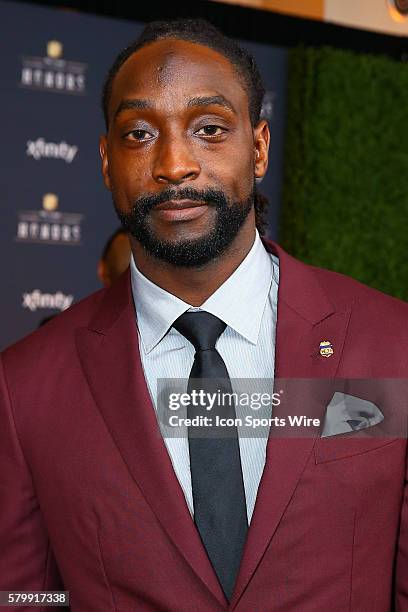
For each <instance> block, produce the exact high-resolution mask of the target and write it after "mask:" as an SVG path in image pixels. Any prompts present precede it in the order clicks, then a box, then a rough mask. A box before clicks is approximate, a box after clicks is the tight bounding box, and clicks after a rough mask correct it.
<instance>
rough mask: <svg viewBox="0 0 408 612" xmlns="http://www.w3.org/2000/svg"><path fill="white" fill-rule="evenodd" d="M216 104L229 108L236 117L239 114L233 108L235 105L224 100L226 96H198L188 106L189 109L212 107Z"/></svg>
mask: <svg viewBox="0 0 408 612" xmlns="http://www.w3.org/2000/svg"><path fill="white" fill-rule="evenodd" d="M214 104H217V105H218V106H223V107H224V108H228V109H229V110H230V111H232V112H233V113H234V114H235V115H236V114H237V112H236V110H235V108H234V107H233V105H232V104H231V102H230V101H229V100H227V98H224V96H222V95H217V96H198V97H196V98H191V99H190V100H189V101H188V102H187V106H188V107H191V106H212V105H214Z"/></svg>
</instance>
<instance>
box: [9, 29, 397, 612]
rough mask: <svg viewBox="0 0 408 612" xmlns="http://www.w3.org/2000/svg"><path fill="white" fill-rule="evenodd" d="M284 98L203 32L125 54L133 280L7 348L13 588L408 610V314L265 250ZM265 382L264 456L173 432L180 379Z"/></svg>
mask: <svg viewBox="0 0 408 612" xmlns="http://www.w3.org/2000/svg"><path fill="white" fill-rule="evenodd" d="M262 95H263V89H262V83H261V80H260V77H259V74H258V72H257V69H256V66H255V65H254V63H253V61H252V60H251V58H250V57H249V56H248V54H246V53H245V52H244V51H242V50H241V49H239V48H238V47H237V46H236V45H235V44H234V43H233V42H232V41H229V40H228V39H225V38H224V37H223V36H222V35H221V34H220V33H218V32H217V31H216V30H215V29H213V28H212V27H210V26H208V25H206V24H205V23H202V22H189V21H185V22H173V23H171V24H166V23H159V24H150V26H148V27H147V29H146V30H145V32H144V33H143V34H142V36H141V38H140V39H139V41H137V43H136V44H134V45H132V46H130V47H129V48H127V49H126V50H125V51H124V52H123V53H122V54H121V55H120V56H119V57H118V58H117V60H116V62H115V63H114V65H113V67H112V69H111V71H110V73H109V75H108V78H107V81H106V83H105V87H104V97H103V103H104V111H105V118H106V127H107V133H106V135H104V136H102V137H101V140H100V153H101V157H102V171H103V177H104V181H105V185H106V187H107V188H108V189H109V190H110V191H111V192H112V196H113V200H114V205H115V208H116V210H117V213H118V215H119V218H120V219H121V221H122V223H123V225H124V226H125V227H126V229H127V230H128V231H129V234H130V236H131V244H132V253H133V261H132V266H131V269H130V270H128V271H127V272H125V273H124V274H123V275H122V276H121V277H120V279H119V280H118V281H117V282H116V283H115V284H114V285H113V286H112V287H110V288H108V289H103V290H101V291H99V292H98V293H95V294H93V295H91V296H90V297H88V298H87V299H85V300H83V301H82V302H81V303H79V304H77V305H75V306H73V307H72V308H70V309H69V310H68V311H66V312H65V313H63V314H62V315H60V316H59V317H58V318H57V319H55V320H54V321H52V322H50V323H49V324H48V325H46V326H44V327H43V328H41V329H40V330H38V331H37V332H35V333H34V334H32V335H31V336H29V337H27V338H26V339H24V340H22V341H20V342H19V343H17V344H16V345H14V346H12V347H10V348H9V349H7V350H6V351H5V352H4V353H3V354H2V360H1V370H0V470H1V471H0V590H2V591H6V590H8V591H13V592H14V591H18V590H24V591H52V590H58V589H65V590H67V591H69V593H70V605H71V609H72V610H73V611H75V612H85V611H88V610H89V611H91V610H92V611H93V610H94V611H95V612H102V611H108V610H112V611H113V610H118V611H119V610H121V611H126V612H127V611H129V610H137V611H139V610H140V611H144V610H145V611H150V612H158V611H159V610H161V611H168V612H191V611H193V610H194V611H197V612H217V611H221V610H226V609H229V610H236V611H237V612H253V611H255V610H257V611H258V610H262V611H268V612H283V611H287V610H301V611H302V612H316V611H320V610H330V611H331V612H340V611H344V610H353V611H362V612H365V611H368V610H374V609H375V610H377V611H378V612H386V611H388V610H391V609H397V610H406V609H408V499H407V497H406V495H407V494H406V488H405V483H406V450H407V444H406V416H405V417H404V410H406V401H405V398H406V397H407V396H406V395H404V385H405V384H406V378H407V377H408V357H407V350H406V347H407V346H408V325H407V321H408V307H407V305H406V304H405V303H403V302H400V301H398V300H396V299H393V298H391V297H388V296H386V295H384V294H382V293H380V292H378V291H375V290H372V289H369V288H368V287H365V286H364V285H361V284H360V283H357V282H356V281H353V280H352V279H349V278H347V277H345V276H342V275H339V274H336V273H333V272H329V271H325V270H321V269H317V268H314V267H312V266H308V265H305V264H303V263H300V262H299V261H296V260H295V259H293V258H292V257H290V256H289V255H288V254H286V253H285V252H284V251H283V250H282V249H281V248H280V247H279V246H278V245H276V244H275V243H273V242H270V241H268V240H265V239H262V240H261V239H260V234H261V233H262V228H263V220H262V213H263V212H264V209H263V204H262V200H261V198H260V196H259V195H258V193H257V191H256V187H255V179H256V178H261V177H262V176H264V174H265V172H266V169H267V160H268V144H269V131H268V126H267V123H266V122H265V121H263V120H260V118H259V113H260V108H261V102H262ZM135 317H136V318H137V321H136V320H135ZM215 345H217V347H216V346H215ZM245 376H248V379H251V380H257V379H258V378H259V379H260V380H261V379H262V380H267V379H268V377H269V378H270V379H274V381H275V389H276V391H277V393H278V395H279V397H280V400H281V401H280V403H279V404H278V405H274V406H273V407H272V408H271V412H270V417H271V418H270V428H269V429H268V432H269V435H268V436H267V437H265V438H264V442H263V441H262V438H261V437H260V436H258V437H256V436H255V437H254V438H251V437H250V436H249V435H248V436H245V435H242V428H241V427H240V426H239V423H238V418H236V419H235V421H236V423H235V421H234V419H231V420H232V421H234V424H233V425H232V426H231V427H230V429H229V431H228V435H226V436H224V437H217V436H215V437H212V436H210V435H207V436H203V437H199V436H197V437H195V436H194V435H193V434H192V432H193V431H196V430H194V428H193V425H192V424H186V428H187V431H188V439H187V438H186V437H185V438H184V439H183V438H177V437H176V438H173V439H171V438H170V437H169V438H168V439H167V438H165V437H164V435H163V429H162V428H159V426H158V413H157V405H156V402H157V388H156V387H155V384H156V382H157V380H158V379H160V378H163V379H176V378H186V379H187V378H188V390H189V392H190V393H192V391H193V390H196V387H195V386H194V385H195V384H196V383H197V380H198V381H199V386H200V385H201V384H202V385H203V388H207V387H205V385H206V384H207V382H205V381H208V380H210V381H211V380H223V381H224V384H225V385H227V388H230V387H229V385H230V384H232V379H234V378H239V377H241V378H244V377H245ZM194 381H195V382H194ZM285 393H286V397H287V399H285ZM217 409H218V408H216V409H215V410H217ZM235 409H236V412H234V410H235ZM187 414H188V415H192V414H193V413H192V412H188V411H187ZM214 414H216V412H214ZM228 414H229V415H231V414H235V415H236V417H237V415H238V406H235V408H234V407H233V412H229V413H228ZM295 416H297V417H299V418H300V417H303V416H310V417H312V418H313V419H316V422H317V423H318V426H316V423H315V422H314V421H313V422H309V424H308V426H307V427H304V428H298V429H296V428H294V427H292V426H291V424H290V422H289V420H290V419H289V417H291V418H293V417H295ZM159 420H160V418H159ZM395 423H396V424H395ZM294 432H295V433H294Z"/></svg>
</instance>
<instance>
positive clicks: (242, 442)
mask: <svg viewBox="0 0 408 612" xmlns="http://www.w3.org/2000/svg"><path fill="white" fill-rule="evenodd" d="M131 280H132V292H133V299H134V303H135V309H136V319H137V328H138V338H139V348H140V356H141V361H142V366H143V370H144V375H145V378H146V382H147V386H148V389H149V391H150V395H151V399H152V403H153V405H154V407H155V409H156V410H157V380H158V379H160V378H173V379H176V378H178V379H186V380H188V377H189V375H190V371H191V367H192V365H193V361H194V353H195V350H194V347H193V345H192V344H191V343H190V342H189V341H188V340H187V339H186V338H185V337H184V336H183V335H181V334H180V333H179V332H178V331H177V330H175V329H174V328H172V327H171V326H172V324H173V322H174V321H175V320H176V319H177V318H178V317H179V316H180V315H181V314H183V313H184V312H186V311H187V310H205V311H207V312H209V313H211V314H213V315H215V316H217V317H219V318H220V319H221V320H222V321H224V322H225V323H226V324H227V327H226V328H225V331H224V332H223V334H222V335H221V336H220V337H219V339H218V341H217V344H216V348H217V350H218V352H219V353H220V355H221V357H222V358H223V360H224V362H225V365H226V367H227V370H228V373H229V376H230V378H231V381H232V386H233V390H234V391H235V388H234V379H268V383H269V381H271V383H272V384H273V378H274V367H275V330H276V320H277V302H278V284H279V262H278V259H277V257H275V256H274V255H272V254H270V253H268V252H267V251H266V249H265V247H264V245H263V244H262V241H261V239H260V236H259V234H258V231H256V234H255V240H254V243H253V245H252V247H251V249H250V251H249V252H248V254H247V256H246V257H245V259H244V260H243V261H242V262H241V264H240V265H239V266H238V268H237V269H236V270H235V271H234V272H233V274H232V275H231V276H230V277H229V278H228V279H227V280H226V281H225V282H224V283H223V284H222V285H221V286H220V287H219V288H218V289H217V290H216V291H215V292H214V293H213V294H212V295H211V296H210V297H209V298H208V299H207V300H206V301H205V302H204V303H203V304H202V305H201V306H200V307H199V308H197V307H193V306H191V305H190V304H187V303H186V302H184V301H183V300H181V299H179V298H178V297H176V296H175V295H172V294H171V293H169V292H168V291H165V290H164V289H162V288H161V287H159V286H158V285H156V284H154V283H152V282H151V281H150V280H149V279H148V278H146V277H145V276H144V275H143V274H142V273H141V272H140V271H139V270H138V269H137V267H136V264H135V261H134V259H133V257H132V258H131ZM237 416H238V413H237ZM238 436H239V447H240V453H241V464H242V474H243V480H244V488H245V497H246V505H247V516H248V523H250V521H251V518H252V514H253V510H254V506H255V501H256V495H257V491H258V486H259V482H260V480H261V476H262V472H263V469H264V467H265V456H266V444H267V436H266V435H265V431H263V434H262V436H261V437H248V436H243V435H242V436H241V435H240V429H238ZM164 442H165V444H166V447H167V450H168V452H169V455H170V459H171V462H172V465H173V468H174V471H175V473H176V476H177V478H178V481H179V483H180V486H181V488H182V490H183V492H184V495H185V498H186V502H187V505H188V508H189V510H190V512H191V514H192V515H194V504H193V495H192V487H191V472H190V457H189V447H188V438H187V436H183V437H177V438H176V437H164Z"/></svg>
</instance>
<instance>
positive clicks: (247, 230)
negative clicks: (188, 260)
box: [131, 225, 255, 306]
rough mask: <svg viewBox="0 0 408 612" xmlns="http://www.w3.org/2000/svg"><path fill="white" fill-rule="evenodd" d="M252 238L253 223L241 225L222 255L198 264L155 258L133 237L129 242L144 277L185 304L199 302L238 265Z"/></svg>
mask: <svg viewBox="0 0 408 612" xmlns="http://www.w3.org/2000/svg"><path fill="white" fill-rule="evenodd" d="M254 240H255V227H254V226H253V225H250V226H249V227H246V226H245V225H244V227H243V228H242V230H241V231H240V232H239V234H238V235H237V236H236V238H235V239H234V240H233V242H232V243H231V245H230V246H229V247H228V249H227V250H226V251H225V252H224V253H223V254H222V255H221V257H218V258H216V259H214V260H213V261H210V262H209V263H207V264H205V265H204V266H201V267H198V268H188V267H184V266H175V265H173V264H169V263H167V262H164V261H161V260H158V259H157V258H155V257H153V256H152V255H150V254H149V253H147V252H146V250H145V249H144V248H143V247H142V246H141V245H140V243H139V242H137V241H136V240H135V239H134V238H131V246H132V253H133V257H134V259H135V262H136V265H137V267H138V269H139V270H140V272H141V273H142V274H143V275H144V276H146V278H148V279H149V280H150V281H151V282H152V283H154V284H155V285H158V286H159V287H161V288H162V289H164V290H165V291H168V292H169V293H172V294H173V295H175V296H177V297H178V298H180V299H181V300H183V301H184V302H186V303H187V304H191V305H192V306H201V305H202V304H203V303H204V302H205V301H206V300H207V299H208V298H209V297H210V295H212V294H213V293H214V292H215V291H216V290H217V289H218V287H220V286H221V285H222V284H223V283H224V282H225V281H226V280H227V278H229V277H230V276H231V274H233V272H234V271H235V270H236V269H237V268H238V266H239V265H240V264H241V263H242V261H243V260H244V259H245V257H246V256H247V255H248V253H249V251H250V250H251V247H252V246H253V244H254Z"/></svg>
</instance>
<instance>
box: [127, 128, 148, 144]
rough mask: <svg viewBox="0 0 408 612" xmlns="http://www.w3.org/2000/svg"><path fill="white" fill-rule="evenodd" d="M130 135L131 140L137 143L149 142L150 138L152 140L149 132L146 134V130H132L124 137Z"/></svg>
mask: <svg viewBox="0 0 408 612" xmlns="http://www.w3.org/2000/svg"><path fill="white" fill-rule="evenodd" d="M130 134H132V137H133V138H132V140H133V139H134V140H139V141H144V140H150V138H152V134H151V133H150V132H148V131H147V130H132V131H131V132H128V134H126V136H130Z"/></svg>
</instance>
